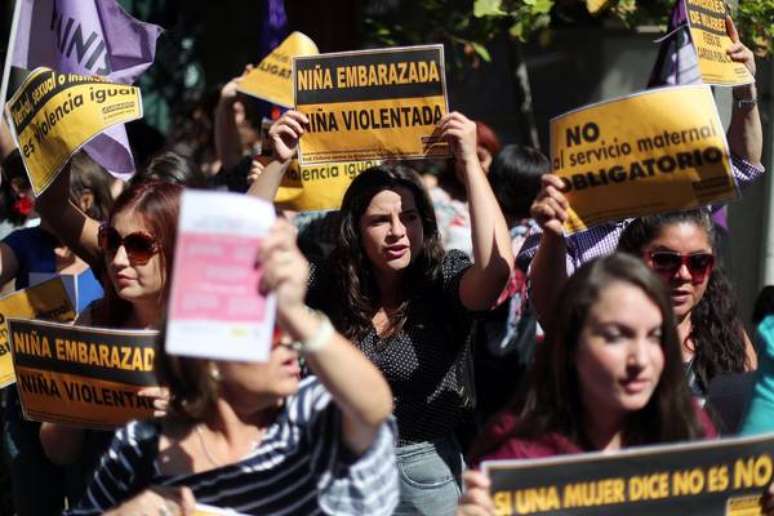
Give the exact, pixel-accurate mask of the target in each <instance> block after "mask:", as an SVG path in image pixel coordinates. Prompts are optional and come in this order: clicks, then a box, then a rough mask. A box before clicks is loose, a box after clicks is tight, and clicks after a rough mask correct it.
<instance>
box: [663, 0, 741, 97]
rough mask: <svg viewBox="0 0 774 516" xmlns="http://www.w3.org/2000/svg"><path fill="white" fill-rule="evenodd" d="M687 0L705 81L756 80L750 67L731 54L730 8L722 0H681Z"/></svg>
mask: <svg viewBox="0 0 774 516" xmlns="http://www.w3.org/2000/svg"><path fill="white" fill-rule="evenodd" d="M678 1H679V2H685V12H686V15H687V16H688V26H689V28H690V31H691V39H692V40H693V47H694V48H695V49H696V55H697V57H698V59H699V70H700V71H701V77H702V80H703V81H704V82H705V84H712V85H715V86H738V85H740V84H749V83H751V82H753V80H754V79H753V76H752V74H750V71H749V70H748V69H747V67H746V66H744V65H743V64H741V63H737V62H734V61H732V60H731V58H730V57H728V54H727V53H726V51H727V50H728V48H729V47H730V46H731V45H732V42H731V38H730V37H729V36H728V34H727V32H726V14H727V12H728V8H727V7H726V3H725V2H724V1H723V0H678Z"/></svg>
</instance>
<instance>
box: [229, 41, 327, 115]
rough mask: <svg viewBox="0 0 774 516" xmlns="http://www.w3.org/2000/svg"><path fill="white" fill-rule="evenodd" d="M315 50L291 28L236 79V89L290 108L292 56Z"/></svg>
mask: <svg viewBox="0 0 774 516" xmlns="http://www.w3.org/2000/svg"><path fill="white" fill-rule="evenodd" d="M319 53H320V52H319V50H317V45H315V44H314V41H312V40H311V39H309V36H307V35H306V34H303V33H301V32H298V31H295V32H293V33H292V34H290V36H288V37H287V38H285V40H284V41H283V42H282V43H280V45H279V46H278V47H277V48H275V49H274V50H272V51H271V53H269V55H267V56H266V57H264V58H263V60H262V61H261V62H260V63H258V66H256V67H255V68H253V69H252V70H251V71H250V72H248V74H247V75H245V76H244V77H242V78H241V79H239V81H238V85H237V90H238V91H240V92H241V93H245V94H247V95H251V96H253V97H257V98H259V99H263V100H265V101H268V102H271V103H272V104H277V105H279V106H284V107H287V108H290V107H293V76H292V71H293V58H294V57H299V56H315V55H317V54H319Z"/></svg>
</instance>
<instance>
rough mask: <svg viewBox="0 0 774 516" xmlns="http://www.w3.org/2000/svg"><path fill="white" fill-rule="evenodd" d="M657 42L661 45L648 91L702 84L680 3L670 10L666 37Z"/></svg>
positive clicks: (694, 51) (686, 19)
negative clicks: (660, 87)
mask: <svg viewBox="0 0 774 516" xmlns="http://www.w3.org/2000/svg"><path fill="white" fill-rule="evenodd" d="M656 42H657V43H661V47H660V48H659V50H658V58H657V59H656V64H655V66H654V67H653V71H652V72H651V74H650V81H648V88H655V87H658V86H676V85H678V84H680V85H682V84H701V83H702V80H701V72H700V71H699V58H698V56H697V55H696V49H694V47H693V42H692V40H691V31H690V30H688V17H687V15H686V13H685V3H684V2H683V1H682V0H678V1H677V3H676V4H675V7H674V9H672V15H671V17H670V18H669V27H668V29H667V35H666V36H664V37H663V38H660V39H658V40H656Z"/></svg>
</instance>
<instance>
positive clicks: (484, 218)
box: [254, 111, 513, 514]
mask: <svg viewBox="0 0 774 516" xmlns="http://www.w3.org/2000/svg"><path fill="white" fill-rule="evenodd" d="M306 123H307V119H306V116H305V115H303V114H302V113H299V112H294V111H290V112H287V113H285V114H284V115H283V117H282V118H281V119H280V120H278V121H277V122H276V123H275V124H274V125H273V126H272V128H271V130H270V131H269V135H270V137H271V138H272V141H273V143H274V150H275V155H276V157H277V158H278V160H279V162H274V163H272V164H270V165H268V166H267V167H266V170H264V172H263V174H261V176H260V177H259V178H258V180H257V181H256V183H257V184H254V186H256V187H257V189H258V190H260V193H261V195H262V196H263V197H264V198H267V199H273V198H274V192H275V190H276V186H277V185H278V184H279V181H280V180H281V172H282V168H283V167H286V166H287V163H288V162H289V160H290V159H291V158H292V157H293V155H294V153H295V147H296V144H297V142H298V139H299V138H300V137H302V135H303V134H304V127H305V124H306ZM440 134H441V135H442V136H443V137H444V138H446V139H447V140H448V141H449V142H450V145H451V148H452V151H453V154H454V158H455V161H456V166H457V167H458V168H459V170H460V176H461V177H462V178H463V179H464V183H465V187H466V189H467V198H468V201H469V204H470V213H471V220H472V222H473V224H472V233H473V234H472V236H473V251H474V257H475V263H474V264H472V263H471V261H470V260H469V259H468V258H467V257H466V256H465V255H464V254H463V253H461V252H458V251H451V252H449V253H444V251H443V249H442V248H441V244H440V240H439V238H440V237H439V233H438V227H437V225H436V221H435V216H434V213H433V208H432V204H431V202H430V200H429V198H428V196H427V193H426V192H425V190H424V188H423V186H422V183H421V180H420V179H419V176H418V175H417V174H416V173H415V172H414V171H412V170H410V169H408V168H407V167H403V166H378V167H373V168H370V169H368V170H366V171H364V172H362V173H361V174H360V175H359V176H358V177H356V178H355V179H354V181H353V182H352V184H351V185H350V187H349V189H348V190H347V192H346V193H345V195H344V200H343V202H342V207H341V213H340V214H341V220H342V222H341V226H340V229H339V236H338V241H337V245H336V248H335V250H334V252H333V254H332V256H331V258H330V262H327V263H318V264H314V265H315V267H314V269H313V274H312V285H311V287H310V295H309V303H310V305H312V306H315V307H318V308H320V309H322V310H324V311H326V312H327V313H329V314H330V316H331V318H332V320H333V321H334V324H335V325H336V327H337V329H338V330H339V331H341V332H342V333H343V334H344V335H346V336H347V337H349V338H350V339H352V341H353V342H355V343H356V344H357V345H358V346H359V347H360V349H362V350H363V351H364V352H365V354H366V355H367V356H368V357H369V358H370V359H371V360H372V361H373V362H374V363H375V364H376V365H377V366H378V367H379V369H380V370H381V371H382V372H383V373H384V375H385V376H386V378H387V381H388V382H389V384H390V387H391V388H392V391H393V395H394V397H395V398H394V399H395V416H396V418H397V421H398V434H399V441H398V444H399V448H398V467H399V469H400V473H401V475H400V478H401V503H400V505H399V507H398V509H397V512H396V514H449V513H451V512H453V511H454V508H455V507H456V500H457V498H458V496H459V493H460V489H459V481H460V475H461V471H462V469H463V461H462V455H461V450H460V445H459V444H458V443H457V441H456V439H455V438H454V431H455V428H456V427H457V426H458V425H459V424H460V422H462V421H463V420H464V418H465V417H466V414H467V412H466V411H467V410H468V409H469V403H470V398H471V395H470V391H469V385H470V383H469V379H468V378H467V377H466V373H467V372H468V369H467V368H466V366H467V360H468V358H469V342H468V336H469V334H470V328H471V324H472V320H473V312H476V311H483V310H488V309H490V308H491V307H492V306H493V305H495V304H496V303H497V301H498V297H499V296H500V293H501V292H502V290H503V289H504V287H505V286H506V284H507V281H508V278H509V275H510V272H511V265H512V263H513V257H512V252H511V245H510V237H509V234H508V228H507V226H506V224H505V220H504V217H503V215H502V213H501V212H500V209H499V207H498V204H497V201H496V200H495V197H494V194H493V193H492V190H491V188H490V187H489V183H488V181H487V179H486V176H485V175H484V172H483V171H482V169H481V165H480V163H479V159H478V156H477V155H476V125H475V123H473V122H472V121H470V120H468V119H467V118H466V117H465V116H463V115H462V114H460V113H451V114H450V115H448V116H446V117H444V118H443V119H442V120H441V122H440ZM254 191H256V189H254ZM328 271H331V272H332V274H328Z"/></svg>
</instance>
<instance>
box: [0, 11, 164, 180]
mask: <svg viewBox="0 0 774 516" xmlns="http://www.w3.org/2000/svg"><path fill="white" fill-rule="evenodd" d="M17 1H20V2H22V4H21V13H20V16H19V24H18V28H17V31H16V41H13V42H10V43H11V45H12V49H13V54H12V59H13V60H12V64H13V66H15V67H17V68H23V69H26V70H32V69H34V68H36V67H38V66H47V67H49V68H53V69H55V70H58V71H60V72H72V73H78V74H82V75H100V76H103V77H105V78H107V79H109V80H111V81H115V82H121V83H125V84H131V83H133V82H134V81H135V80H136V79H137V77H138V76H139V75H140V74H141V73H142V72H143V71H145V69H146V68H148V67H149V66H150V65H151V64H152V63H153V58H154V55H155V53H156V39H157V38H158V36H159V34H160V33H161V30H162V29H161V27H159V26H157V25H153V24H149V23H143V22H140V21H138V20H136V19H135V18H133V17H131V16H130V15H129V14H127V13H126V12H125V11H124V10H123V9H122V8H121V6H119V5H118V3H117V2H116V0H17ZM84 149H85V150H86V152H87V153H88V154H89V155H90V156H91V157H92V158H93V159H94V160H95V161H96V162H98V163H99V164H100V165H102V166H103V167H105V168H106V169H107V170H109V171H110V172H111V173H113V175H115V176H116V177H120V178H121V179H127V178H128V176H130V175H131V174H132V173H133V172H134V160H133V159H132V153H131V150H130V148H129V140H128V138H127V136H126V129H125V128H124V126H123V125H118V126H113V127H111V128H109V129H107V130H106V131H104V132H103V133H102V134H100V135H98V136H97V137H95V138H94V139H93V140H91V141H90V142H89V143H87V144H86V145H85V147H84Z"/></svg>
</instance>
